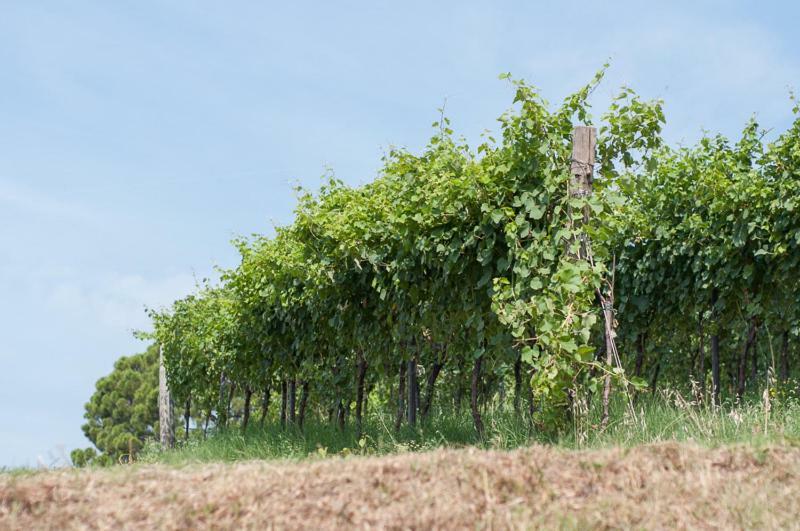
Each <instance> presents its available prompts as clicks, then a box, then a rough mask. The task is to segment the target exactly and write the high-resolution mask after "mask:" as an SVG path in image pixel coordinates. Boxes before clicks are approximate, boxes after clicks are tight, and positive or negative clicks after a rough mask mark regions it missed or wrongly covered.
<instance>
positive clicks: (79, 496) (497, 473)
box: [0, 443, 800, 529]
mask: <svg viewBox="0 0 800 531" xmlns="http://www.w3.org/2000/svg"><path fill="white" fill-rule="evenodd" d="M798 487H800V449H796V448H791V447H785V446H774V447H767V448H763V449H759V450H755V449H752V448H746V447H739V448H718V449H704V448H700V447H696V446H691V445H682V444H677V443H666V444H658V445H650V446H640V447H637V448H633V449H628V450H621V449H611V450H592V451H566V450H558V449H553V448H549V447H543V446H536V447H531V448H526V449H523V450H515V451H510V452H503V451H484V450H475V449H466V450H440V451H435V452H429V453H421V454H419V453H409V454H403V455H396V456H389V457H370V458H358V457H353V458H348V459H341V458H332V459H321V460H317V461H305V462H300V463H288V462H283V463H276V462H245V463H239V464H232V465H191V466H187V467H184V468H175V467H168V466H164V465H148V466H132V467H117V468H114V469H110V470H83V471H79V470H64V471H57V472H43V473H36V474H29V475H25V474H22V475H0V527H2V528H13V529H42V528H44V529H76V528H78V529H109V528H119V529H131V528H132V529H154V528H160V529H184V528H214V529H225V528H260V529H263V528H274V529H300V528H303V529H342V528H370V529H384V528H387V529H431V528H435V529H508V528H513V529H519V528H559V527H560V528H581V529H583V528H587V527H591V528H620V527H622V528H649V529H672V528H700V529H737V528H738V529H741V528H798V527H800V520H798V518H797V517H798V515H800V489H799V488H798Z"/></svg>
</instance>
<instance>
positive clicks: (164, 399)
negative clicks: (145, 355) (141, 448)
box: [158, 345, 175, 450]
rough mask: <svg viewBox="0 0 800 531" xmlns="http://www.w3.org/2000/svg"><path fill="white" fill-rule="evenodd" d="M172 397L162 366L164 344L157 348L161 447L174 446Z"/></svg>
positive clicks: (165, 370)
mask: <svg viewBox="0 0 800 531" xmlns="http://www.w3.org/2000/svg"><path fill="white" fill-rule="evenodd" d="M172 410H173V404H172V397H171V396H170V394H169V387H167V369H166V368H165V367H164V346H163V345H160V346H159V348H158V426H159V429H158V431H159V439H160V441H161V448H163V449H165V450H166V449H167V448H172V447H174V446H175V426H174V425H173V422H172Z"/></svg>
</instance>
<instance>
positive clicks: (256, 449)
mask: <svg viewBox="0 0 800 531" xmlns="http://www.w3.org/2000/svg"><path fill="white" fill-rule="evenodd" d="M634 411H635V414H632V413H631V410H630V408H629V407H628V406H627V405H626V404H625V403H624V402H622V401H621V400H620V401H619V402H618V403H615V404H614V407H613V408H612V415H611V419H612V420H611V422H610V423H609V424H608V426H607V427H606V429H604V430H603V429H600V427H599V424H600V423H599V417H598V415H597V414H596V413H595V414H590V415H588V416H587V417H586V418H584V420H583V421H581V422H580V423H573V424H572V425H568V426H564V427H563V428H562V429H560V430H557V431H554V432H549V433H545V432H543V431H541V430H539V429H537V427H536V426H533V427H531V425H530V423H529V422H528V420H527V419H526V418H524V417H520V416H517V415H516V414H514V412H513V411H509V410H507V409H498V408H487V410H486V411H484V413H483V415H484V423H485V426H486V430H485V435H484V437H483V438H480V437H478V436H477V434H476V433H475V430H474V427H473V424H472V417H471V416H470V414H469V411H466V410H465V411H462V412H439V413H438V414H432V417H431V419H429V421H428V422H422V423H420V424H419V425H418V427H417V428H416V429H412V428H409V427H407V426H405V425H404V426H403V428H402V429H401V430H399V431H395V430H394V417H393V415H389V414H388V413H387V414H372V415H370V416H368V418H367V419H365V423H364V431H363V434H362V436H361V437H359V436H358V434H357V433H356V431H355V429H354V427H353V426H352V424H351V425H349V426H348V427H347V428H346V429H345V430H344V431H339V430H338V429H337V428H336V427H335V426H334V425H332V424H329V423H327V422H319V421H316V420H314V419H313V418H311V419H309V420H308V421H307V423H306V426H305V429H304V430H303V431H300V430H299V429H297V428H292V427H289V428H287V429H281V428H280V426H279V425H278V424H276V423H268V424H267V425H265V426H264V427H263V428H261V427H259V426H258V425H257V423H256V426H252V427H251V429H250V430H248V432H247V433H244V434H243V433H241V430H239V429H236V428H231V429H228V430H227V431H225V432H220V433H216V434H213V435H212V434H210V435H209V437H208V438H207V439H205V440H203V439H202V437H200V436H199V434H196V435H195V436H194V437H193V438H191V439H190V440H189V441H186V442H180V443H179V445H178V447H177V448H175V449H174V450H171V451H168V452H162V451H160V450H159V448H158V446H157V445H155V444H154V443H151V444H149V445H148V446H147V447H146V448H145V450H144V451H143V452H142V453H141V454H140V456H139V461H140V462H161V463H168V464H185V463H193V462H212V461H217V462H231V461H238V460H249V459H293V460H297V459H305V458H309V457H312V458H313V457H325V456H331V455H352V454H359V455H383V454H390V453H397V452H406V451H425V450H432V449H436V448H454V447H464V446H476V447H480V448H492V449H511V448H517V447H520V446H526V445H530V444H535V443H541V444H550V445H555V446H558V447H563V448H573V449H579V448H604V447H612V446H616V447H631V446H636V445H640V444H647V443H654V442H662V441H689V442H694V443H696V444H699V445H703V446H712V447H713V446H719V445H724V444H749V445H753V446H761V445H764V444H768V443H783V444H787V443H788V444H795V443H796V442H798V443H800V404H798V402H796V401H786V402H783V403H777V402H775V401H773V402H772V403H771V404H770V405H769V410H767V407H766V406H765V404H763V403H761V402H757V401H753V402H750V403H746V404H744V405H741V406H738V407H731V406H725V407H722V408H710V407H703V406H698V405H694V404H689V403H687V402H686V401H684V400H683V399H682V398H681V397H680V395H678V394H677V393H663V394H661V395H659V396H657V397H650V396H643V397H641V399H640V400H639V401H638V402H637V403H636V404H635V406H634Z"/></svg>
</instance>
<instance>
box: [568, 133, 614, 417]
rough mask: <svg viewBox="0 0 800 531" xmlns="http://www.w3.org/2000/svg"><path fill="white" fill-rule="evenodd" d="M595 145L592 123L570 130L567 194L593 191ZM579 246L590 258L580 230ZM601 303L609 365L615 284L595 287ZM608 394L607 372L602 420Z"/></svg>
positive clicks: (582, 255)
mask: <svg viewBox="0 0 800 531" xmlns="http://www.w3.org/2000/svg"><path fill="white" fill-rule="evenodd" d="M596 145H597V129H595V128H594V127H587V126H578V127H575V129H574V130H573V133H572V161H571V164H570V173H571V175H572V178H571V180H570V196H571V197H573V198H579V199H583V198H586V197H588V196H589V195H591V194H592V173H593V172H594V159H595V149H596ZM589 213H590V209H589V206H588V205H586V206H584V207H583V219H582V220H581V223H588V222H589ZM580 239H581V241H580V249H579V251H578V257H579V258H580V259H581V260H588V259H590V258H591V252H592V251H591V243H590V242H589V237H588V235H587V234H586V233H585V232H583V231H581V233H580ZM597 296H598V298H599V300H600V305H601V306H602V309H603V321H604V327H603V331H604V334H603V335H604V336H605V343H606V344H605V348H606V366H607V367H611V364H612V363H613V362H614V361H615V356H616V351H617V346H616V342H615V340H614V338H615V336H616V330H615V326H614V287H613V285H609V289H608V292H607V293H603V290H598V291H597ZM610 395H611V375H610V374H609V373H608V372H607V373H606V376H605V379H604V382H603V418H602V422H601V424H602V425H603V426H605V425H606V424H607V423H608V403H609V398H610Z"/></svg>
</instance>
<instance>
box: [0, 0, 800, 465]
mask: <svg viewBox="0 0 800 531" xmlns="http://www.w3.org/2000/svg"><path fill="white" fill-rule="evenodd" d="M562 4H564V5H562ZM566 4H567V3H562V2H548V3H544V2H501V1H497V2H469V1H458V2H410V1H406V2H392V3H388V2H377V1H372V2H300V1H298V2H291V3H274V2H196V1H191V2H190V1H186V2H181V1H162V2H155V1H145V0H138V1H136V2H133V1H128V2H125V1H118V2H100V1H97V2H90V1H85V2H66V1H63V2H55V1H37V2H29V1H24V0H17V1H14V0H0V302H2V303H1V304H0V367H1V368H2V369H1V370H0V418H2V419H3V422H2V423H1V424H0V466H3V465H5V466H20V465H36V464H37V463H38V462H44V463H51V462H53V461H55V460H57V458H58V457H59V456H60V455H61V454H62V452H69V450H71V449H72V448H75V447H82V446H87V445H88V441H86V440H85V439H84V438H83V435H82V433H81V430H80V425H81V424H82V415H83V404H84V402H86V401H87V400H88V398H89V396H90V395H91V393H92V391H93V388H94V382H95V380H96V379H97V378H99V377H100V376H102V375H104V374H106V373H107V372H108V371H109V370H110V369H111V367H112V364H113V362H114V360H115V359H116V358H117V357H119V356H121V355H125V354H130V353H134V352H138V351H141V350H142V349H143V347H144V345H143V344H141V343H140V342H138V341H137V340H135V339H134V338H133V337H132V335H131V330H132V329H136V328H144V327H146V326H147V319H146V317H145V314H144V307H145V305H147V306H161V305H165V304H168V303H169V302H170V301H172V300H173V299H175V298H176V297H178V296H181V295H183V294H184V293H186V292H188V291H189V290H191V289H192V287H193V285H194V278H195V277H204V276H207V275H210V274H211V272H212V268H213V266H214V265H220V266H223V267H231V266H234V265H235V264H236V258H237V257H236V253H235V251H234V249H233V248H232V247H231V246H230V245H229V240H230V239H231V238H232V237H233V236H235V235H239V234H251V233H254V232H262V233H264V232H266V233H269V232H270V231H271V227H273V226H274V224H284V223H287V222H289V221H290V220H291V216H292V214H291V213H292V208H293V205H294V194H293V191H292V187H293V185H294V184H304V185H306V186H310V187H315V186H316V185H317V184H318V183H319V182H320V180H319V176H320V175H322V173H323V172H324V171H325V169H326V168H332V169H333V170H334V171H335V173H336V174H337V176H339V177H340V178H342V179H344V180H345V181H346V182H348V183H352V184H358V183H364V182H367V181H369V180H370V179H372V178H373V177H374V175H375V173H376V171H377V169H378V168H379V166H380V157H381V154H382V153H383V152H384V150H385V149H386V148H387V147H388V146H390V145H398V146H406V147H408V148H410V149H419V148H420V147H421V146H423V145H424V144H425V143H426V141H427V139H428V138H429V136H430V135H431V130H430V123H431V122H432V121H434V120H435V119H436V118H437V116H438V113H437V111H436V109H437V108H438V107H440V106H441V105H442V104H443V103H444V102H445V101H446V109H447V114H448V115H449V116H450V118H451V120H452V122H453V126H454V128H455V129H456V130H457V131H458V132H460V133H463V134H464V135H465V136H466V137H467V138H468V139H470V140H472V141H473V143H475V140H477V139H478V136H479V134H480V133H481V131H483V130H484V129H487V128H488V129H496V122H495V118H496V117H497V116H499V115H500V114H501V113H502V111H504V110H505V109H506V108H507V107H508V106H509V105H510V102H511V98H512V91H511V89H510V88H509V86H508V84H507V83H506V82H502V81H499V80H498V79H497V76H498V74H500V73H501V72H512V73H513V74H514V75H515V76H519V77H524V78H525V79H527V80H529V81H531V82H533V83H535V84H537V85H538V86H539V87H541V88H542V90H543V92H544V94H545V96H546V97H547V98H548V99H549V100H551V101H558V100H560V99H561V98H562V97H563V96H565V95H566V94H567V93H569V91H571V90H574V89H576V88H578V87H579V86H580V85H581V84H582V83H584V82H586V81H587V80H589V79H590V78H591V76H592V75H593V73H594V72H595V71H596V70H597V69H598V68H599V67H600V66H601V65H602V64H603V63H604V62H605V61H606V60H607V59H610V60H611V62H612V66H611V69H610V70H609V72H608V75H607V77H606V81H605V82H604V84H603V85H602V86H601V87H600V89H598V91H597V92H596V93H595V96H594V100H595V111H596V113H597V114H598V115H599V114H600V113H601V112H602V110H603V106H604V105H605V103H606V102H607V101H608V99H609V98H610V97H611V95H612V94H613V93H614V92H615V91H616V90H617V89H618V88H619V86H620V85H623V84H626V85H630V86H632V87H633V88H634V89H635V90H637V91H638V92H639V93H641V94H642V95H644V96H647V97H660V98H663V99H664V100H665V101H666V111H667V120H668V126H667V130H666V135H667V137H668V139H669V140H670V141H672V142H692V141H694V140H696V139H697V138H698V136H699V135H700V134H701V132H702V130H703V129H707V130H710V131H714V132H716V131H721V132H723V133H725V134H729V135H736V134H737V132H738V131H739V130H740V129H741V127H742V125H743V124H744V122H745V121H746V120H747V119H748V117H749V116H750V115H751V114H753V113H756V114H757V116H758V119H759V120H760V122H761V123H762V124H763V125H764V126H765V127H771V128H775V129H776V130H780V129H781V128H784V127H786V126H787V125H788V123H789V121H790V119H791V116H790V105H789V102H788V90H789V88H790V87H794V88H800V39H798V38H797V35H796V27H795V26H796V22H797V20H800V4H797V3H795V2H788V1H786V2H759V3H756V2H737V1H726V2H701V1H693V2H649V3H646V2H596V1H594V2H581V1H574V2H571V3H569V5H566Z"/></svg>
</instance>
